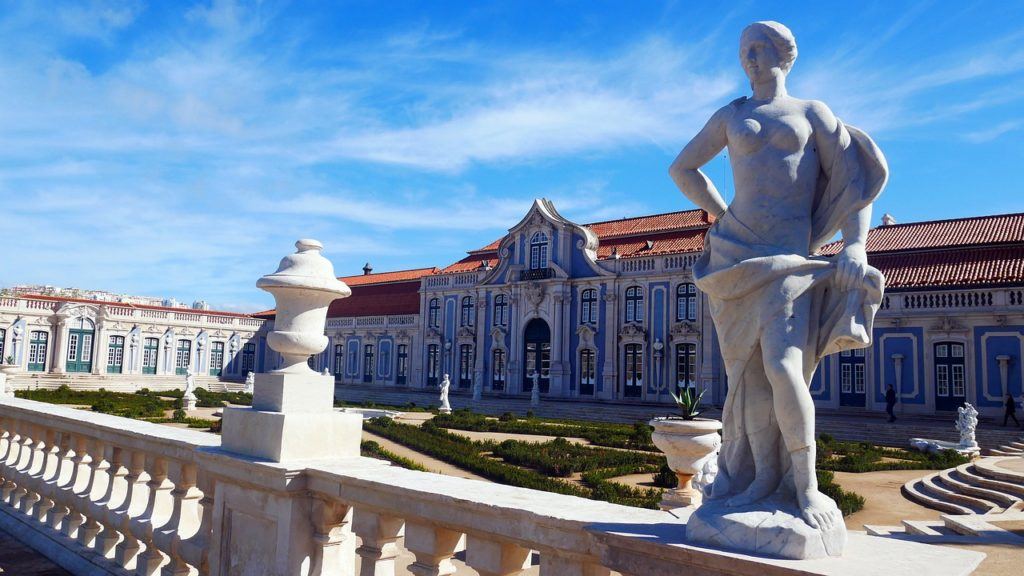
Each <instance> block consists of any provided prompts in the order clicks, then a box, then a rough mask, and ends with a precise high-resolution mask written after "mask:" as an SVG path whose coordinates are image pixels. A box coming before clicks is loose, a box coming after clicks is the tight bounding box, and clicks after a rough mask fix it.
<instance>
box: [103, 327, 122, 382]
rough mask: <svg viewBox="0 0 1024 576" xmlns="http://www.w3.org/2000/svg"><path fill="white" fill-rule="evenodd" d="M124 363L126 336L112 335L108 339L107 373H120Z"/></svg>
mask: <svg viewBox="0 0 1024 576" xmlns="http://www.w3.org/2000/svg"><path fill="white" fill-rule="evenodd" d="M123 365H124V336H111V337H110V339H109V340H108V341H107V373H108V374H120V373H121V369H122V366H123Z"/></svg>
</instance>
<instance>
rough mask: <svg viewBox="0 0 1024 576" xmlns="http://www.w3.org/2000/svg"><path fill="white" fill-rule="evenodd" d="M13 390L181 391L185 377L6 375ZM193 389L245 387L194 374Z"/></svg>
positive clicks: (226, 389) (233, 389)
mask: <svg viewBox="0 0 1024 576" xmlns="http://www.w3.org/2000/svg"><path fill="white" fill-rule="evenodd" d="M8 378H9V382H10V383H11V385H12V386H13V387H14V389H15V390H56V389H57V388H60V387H61V386H69V387H71V388H73V389H75V390H99V389H100V388H103V389H104V390H109V391H111V392H128V393H133V392H137V391H139V390H142V389H143V388H148V389H150V390H154V391H160V390H174V389H178V390H182V389H184V388H185V377H184V376H176V375H170V376H169V375H155V374H145V375H142V374H27V373H21V374H15V375H13V376H9V377H8ZM195 379H196V386H197V387H199V388H205V389H207V390H210V391H211V392H224V391H232V392H237V391H241V390H242V389H244V388H245V384H244V383H243V382H232V381H229V380H221V379H220V378H218V377H216V376H208V375H197V376H196V377H195Z"/></svg>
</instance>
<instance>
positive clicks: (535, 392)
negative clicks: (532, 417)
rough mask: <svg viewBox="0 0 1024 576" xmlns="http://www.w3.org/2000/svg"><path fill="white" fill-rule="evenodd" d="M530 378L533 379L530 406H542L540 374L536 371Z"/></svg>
mask: <svg viewBox="0 0 1024 576" xmlns="http://www.w3.org/2000/svg"><path fill="white" fill-rule="evenodd" d="M530 378H531V379H533V388H531V389H530V406H540V373H539V372H537V371H534V372H533V374H531V375H530Z"/></svg>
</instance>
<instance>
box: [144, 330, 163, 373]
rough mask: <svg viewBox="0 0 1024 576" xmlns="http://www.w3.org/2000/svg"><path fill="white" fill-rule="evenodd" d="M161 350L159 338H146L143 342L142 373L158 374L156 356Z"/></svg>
mask: <svg viewBox="0 0 1024 576" xmlns="http://www.w3.org/2000/svg"><path fill="white" fill-rule="evenodd" d="M159 350H160V339H159V338H146V339H145V340H143V341H142V373H143V374H156V356H157V353H158V352H159Z"/></svg>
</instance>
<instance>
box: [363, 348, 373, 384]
mask: <svg viewBox="0 0 1024 576" xmlns="http://www.w3.org/2000/svg"><path fill="white" fill-rule="evenodd" d="M363 382H373V344H366V345H364V346H363Z"/></svg>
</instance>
